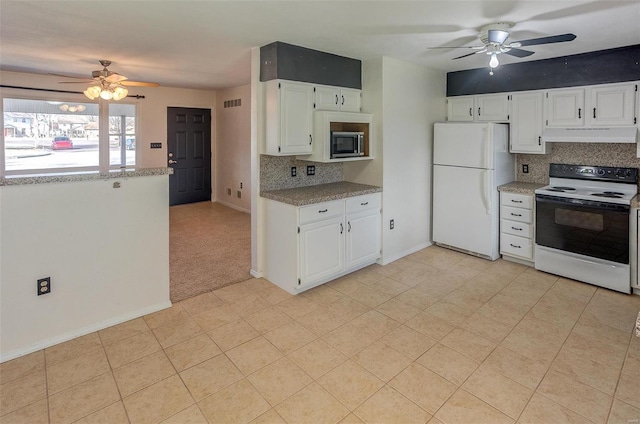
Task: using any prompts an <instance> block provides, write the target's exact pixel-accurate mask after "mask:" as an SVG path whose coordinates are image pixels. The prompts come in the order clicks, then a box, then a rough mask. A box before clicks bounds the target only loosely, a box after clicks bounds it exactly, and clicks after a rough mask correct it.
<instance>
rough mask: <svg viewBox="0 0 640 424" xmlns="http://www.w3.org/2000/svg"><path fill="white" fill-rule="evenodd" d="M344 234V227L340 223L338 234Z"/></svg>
mask: <svg viewBox="0 0 640 424" xmlns="http://www.w3.org/2000/svg"><path fill="white" fill-rule="evenodd" d="M343 232H344V226H343V225H342V222H341V223H340V234H342V233H343Z"/></svg>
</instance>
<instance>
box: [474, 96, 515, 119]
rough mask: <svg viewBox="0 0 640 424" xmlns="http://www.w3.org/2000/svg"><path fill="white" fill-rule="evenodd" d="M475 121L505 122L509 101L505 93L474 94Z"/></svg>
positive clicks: (507, 115)
mask: <svg viewBox="0 0 640 424" xmlns="http://www.w3.org/2000/svg"><path fill="white" fill-rule="evenodd" d="M475 113H476V121H480V122H507V121H508V120H509V102H508V95H507V94H494V95H487V96H475Z"/></svg>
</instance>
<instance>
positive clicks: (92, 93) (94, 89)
mask: <svg viewBox="0 0 640 424" xmlns="http://www.w3.org/2000/svg"><path fill="white" fill-rule="evenodd" d="M101 91H102V89H101V88H100V87H98V86H97V85H92V86H91V87H89V88H87V89H86V90H84V95H85V96H87V98H89V100H95V99H97V98H98V97H99V96H100V92H101Z"/></svg>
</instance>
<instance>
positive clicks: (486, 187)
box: [482, 171, 493, 215]
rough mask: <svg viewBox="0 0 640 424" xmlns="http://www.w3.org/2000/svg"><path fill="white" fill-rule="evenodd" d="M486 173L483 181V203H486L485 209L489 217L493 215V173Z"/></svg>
mask: <svg viewBox="0 0 640 424" xmlns="http://www.w3.org/2000/svg"><path fill="white" fill-rule="evenodd" d="M482 172H483V173H484V178H483V181H482V184H483V187H482V203H484V207H485V209H486V211H487V215H491V209H492V206H493V205H492V204H491V171H482Z"/></svg>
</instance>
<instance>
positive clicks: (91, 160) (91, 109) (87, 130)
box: [3, 98, 136, 174]
mask: <svg viewBox="0 0 640 424" xmlns="http://www.w3.org/2000/svg"><path fill="white" fill-rule="evenodd" d="M3 106H4V128H3V133H4V146H3V147H4V153H5V163H4V169H5V172H7V173H8V174H11V173H12V172H21V173H24V172H25V171H30V170H33V171H38V172H43V171H44V172H47V171H64V170H90V169H97V167H98V164H99V155H100V152H99V148H98V147H99V136H100V131H102V129H101V128H100V125H99V119H98V116H99V109H98V108H99V106H98V104H97V103H72V102H59V101H46V100H32V99H9V98H5V99H3ZM135 114H136V106H135V105H132V104H117V105H115V104H114V105H111V104H110V105H109V128H108V132H109V159H108V160H109V164H110V165H111V166H112V167H118V168H120V167H123V166H134V165H135V157H136V154H135V149H136V143H135V139H136V137H135V134H136V117H135Z"/></svg>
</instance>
